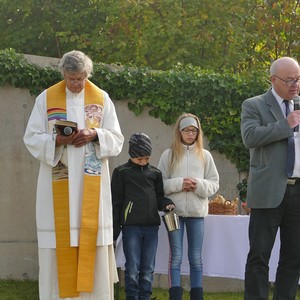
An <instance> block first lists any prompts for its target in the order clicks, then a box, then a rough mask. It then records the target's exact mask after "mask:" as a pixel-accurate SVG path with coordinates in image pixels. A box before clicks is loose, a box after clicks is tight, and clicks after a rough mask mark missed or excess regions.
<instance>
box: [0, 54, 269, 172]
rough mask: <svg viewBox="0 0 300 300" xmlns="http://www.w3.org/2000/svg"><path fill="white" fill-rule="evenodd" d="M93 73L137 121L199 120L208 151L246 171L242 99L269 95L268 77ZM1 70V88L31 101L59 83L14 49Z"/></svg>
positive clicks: (117, 69) (121, 69) (113, 69)
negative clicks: (22, 92)
mask: <svg viewBox="0 0 300 300" xmlns="http://www.w3.org/2000/svg"><path fill="white" fill-rule="evenodd" d="M94 67H95V68H94V69H95V70H94V76H93V77H92V81H93V82H94V83H95V84H97V85H98V86H100V87H101V88H103V89H104V90H106V91H107V92H108V93H109V94H110V96H111V97H112V99H114V100H130V102H129V104H128V108H129V109H130V110H131V111H133V112H134V113H135V114H136V115H139V114H140V113H141V112H142V111H143V110H145V109H147V110H148V111H149V114H150V115H151V116H153V117H155V118H160V119H161V120H162V121H163V122H165V123H166V124H173V123H174V121H175V120H176V118H177V117H178V116H179V115H180V114H181V113H182V112H191V113H194V114H196V115H198V116H199V117H200V119H201V124H202V129H203V132H204V135H205V136H206V137H207V138H208V140H209V146H210V149H211V150H216V151H218V152H220V153H222V154H224V155H225V156H226V157H227V158H228V159H230V160H231V161H232V162H233V163H235V164H236V166H237V168H238V170H240V171H244V170H247V169H248V160H249V157H248V150H246V149H245V147H244V146H243V143H242V140H241V136H240V107H241V103H242V101H243V100H244V99H246V98H249V97H251V96H252V95H256V94H259V93H263V92H264V91H265V90H266V89H267V87H268V82H267V81H266V80H263V78H266V77H267V76H266V74H264V73H263V74H255V73H252V74H248V75H247V76H245V75H244V76H242V75H237V74H230V73H229V72H223V73H222V74H220V73H215V72H212V71H204V70H201V69H200V68H197V67H192V66H186V67H184V66H181V65H177V66H176V67H175V68H174V69H172V70H169V71H152V70H150V69H148V68H131V67H128V66H117V65H104V64H101V63H95V64H94ZM0 70H1V71H0V85H4V84H6V83H8V84H11V85H13V86H15V87H20V88H27V89H29V91H30V92H31V93H32V94H35V95H37V94H38V93H39V92H41V91H42V90H43V89H45V88H47V87H49V86H50V85H52V84H54V83H55V82H57V81H58V80H60V78H61V77H60V74H59V72H58V70H55V69H51V68H44V69H40V68H38V67H37V66H35V65H32V64H30V63H28V62H27V61H26V60H25V59H24V58H23V56H22V55H19V54H17V53H16V52H15V51H14V50H12V49H7V50H4V51H0Z"/></svg>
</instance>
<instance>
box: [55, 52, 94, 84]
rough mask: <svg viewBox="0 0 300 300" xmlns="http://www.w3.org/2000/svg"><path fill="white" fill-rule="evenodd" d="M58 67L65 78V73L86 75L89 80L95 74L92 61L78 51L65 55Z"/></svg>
mask: <svg viewBox="0 0 300 300" xmlns="http://www.w3.org/2000/svg"><path fill="white" fill-rule="evenodd" d="M58 67H59V69H60V72H61V74H62V76H63V77H64V74H65V73H72V74H74V73H86V77H87V78H89V77H91V76H92V73H93V62H92V60H91V59H90V58H89V57H88V56H87V55H85V54H84V53H83V52H81V51H77V50H73V51H70V52H67V53H65V54H64V55H63V57H62V58H61V60H60V62H59V65H58Z"/></svg>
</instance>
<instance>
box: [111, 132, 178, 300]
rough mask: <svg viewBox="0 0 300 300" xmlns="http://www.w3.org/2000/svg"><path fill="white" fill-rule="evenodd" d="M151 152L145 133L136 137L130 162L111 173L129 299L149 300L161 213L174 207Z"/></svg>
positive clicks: (134, 137) (115, 225) (127, 299)
mask: <svg viewBox="0 0 300 300" xmlns="http://www.w3.org/2000/svg"><path fill="white" fill-rule="evenodd" d="M151 151H152V146H151V140H150V138H149V137H148V136H147V135H146V134H144V133H135V134H133V135H132V136H131V138H130V140H129V151H128V152H129V156H130V159H129V160H128V162H127V163H125V164H123V165H121V166H119V167H117V168H115V169H114V171H113V174H112V182H111V187H112V202H113V220H114V241H116V240H117V238H118V236H119V233H120V231H121V230H122V241H123V251H124V255H125V260H126V262H125V291H126V300H149V299H150V296H151V294H152V281H153V272H154V266H155V255H156V250H157V243H158V229H159V225H160V216H159V214H158V210H165V209H167V210H172V209H173V208H174V204H173V202H172V200H170V199H167V198H164V190H163V180H162V175H161V172H160V171H159V170H158V169H157V168H155V167H154V166H152V165H150V164H149V159H150V155H151Z"/></svg>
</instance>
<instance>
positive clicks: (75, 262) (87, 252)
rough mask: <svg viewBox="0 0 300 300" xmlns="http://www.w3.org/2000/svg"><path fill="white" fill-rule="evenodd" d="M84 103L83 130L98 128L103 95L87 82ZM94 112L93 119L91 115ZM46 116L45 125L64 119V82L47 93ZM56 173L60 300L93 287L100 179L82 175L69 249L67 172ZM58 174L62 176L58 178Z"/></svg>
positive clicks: (55, 207)
mask: <svg viewBox="0 0 300 300" xmlns="http://www.w3.org/2000/svg"><path fill="white" fill-rule="evenodd" d="M84 103H85V114H86V115H85V120H86V122H85V123H86V127H88V128H93V127H100V121H99V113H100V114H101V111H102V109H103V104H104V97H103V92H102V91H101V90H100V89H99V88H98V87H97V86H95V85H94V84H93V83H92V82H90V81H89V80H87V81H86V84H85V92H84ZM97 109H98V112H97V113H98V115H97V118H93V113H95V111H97ZM47 113H48V122H49V124H50V122H51V121H52V120H55V119H66V118H67V115H66V84H65V81H61V82H59V83H57V84H55V85H54V86H52V87H50V88H49V89H47ZM87 115H88V116H87ZM100 119H101V118H100ZM59 167H61V165H60V166H59ZM59 167H58V169H59ZM58 172H60V178H59V176H54V174H55V173H56V174H57V170H55V168H53V180H52V188H53V205H54V219H55V234H56V256H57V270H58V286H59V296H60V297H61V298H69V297H78V296H79V293H80V292H92V291H93V287H94V269H95V258H96V244H97V233H98V212H99V195H100V180H101V176H100V172H85V173H84V188H83V197H82V199H83V200H82V215H81V227H80V241H79V248H78V247H71V244H70V215H69V214H70V210H69V184H68V175H67V170H64V171H61V170H60V171H58ZM91 173H92V174H91ZM62 174H63V176H61V175H62ZM55 177H57V178H55Z"/></svg>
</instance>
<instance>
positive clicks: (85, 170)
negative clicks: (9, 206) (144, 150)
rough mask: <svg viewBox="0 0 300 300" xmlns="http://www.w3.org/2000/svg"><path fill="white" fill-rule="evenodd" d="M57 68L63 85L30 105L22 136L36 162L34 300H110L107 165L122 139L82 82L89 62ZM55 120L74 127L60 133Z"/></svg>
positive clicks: (71, 56)
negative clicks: (37, 297) (36, 284)
mask: <svg viewBox="0 0 300 300" xmlns="http://www.w3.org/2000/svg"><path fill="white" fill-rule="evenodd" d="M59 68H60V71H61V74H62V77H63V80H62V81H60V82H58V83H57V84H55V85H53V86H51V87H49V88H48V89H46V90H45V91H43V92H42V93H41V94H40V95H39V96H38V97H37V99H36V101H35V105H34V108H33V111H32V113H31V116H30V118H29V121H28V125H27V128H26V132H25V135H24V143H25V145H26V147H27V149H28V150H29V152H30V153H31V154H32V155H33V156H34V157H35V158H36V159H38V160H39V162H40V170H39V176H38V183H37V199H36V224H37V236H38V254H39V294H40V300H49V299H69V298H71V299H99V300H113V298H114V295H113V291H114V289H113V284H114V282H116V281H117V280H118V276H117V272H116V264H115V258H114V250H113V226H112V225H113V224H112V204H111V192H110V175H109V166H108V160H109V158H110V157H113V156H117V155H118V154H119V153H120V152H121V150H122V146H123V141H124V137H123V135H122V133H121V129H120V125H119V121H118V118H117V115H116V111H115V107H114V105H113V102H112V101H111V99H110V98H109V95H108V94H107V93H106V92H105V91H103V90H101V89H100V88H98V87H97V86H96V85H94V84H93V83H92V82H91V81H90V80H89V78H90V77H91V75H92V72H93V62H92V61H91V59H90V58H89V57H88V56H87V55H85V54H84V53H82V52H81V51H71V52H68V53H66V54H64V56H63V57H62V59H61V60H60V63H59ZM57 120H65V121H72V122H74V123H75V124H76V125H77V127H75V130H64V131H62V130H59V129H58V127H56V126H55V123H56V122H57Z"/></svg>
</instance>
